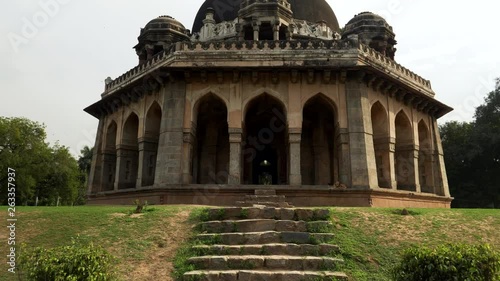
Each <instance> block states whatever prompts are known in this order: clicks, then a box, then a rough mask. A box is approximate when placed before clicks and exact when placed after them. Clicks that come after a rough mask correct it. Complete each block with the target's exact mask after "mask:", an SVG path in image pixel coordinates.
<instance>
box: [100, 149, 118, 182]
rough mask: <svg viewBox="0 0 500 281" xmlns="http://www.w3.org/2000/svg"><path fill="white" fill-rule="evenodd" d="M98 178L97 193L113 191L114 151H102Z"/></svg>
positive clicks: (114, 172)
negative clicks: (98, 187)
mask: <svg viewBox="0 0 500 281" xmlns="http://www.w3.org/2000/svg"><path fill="white" fill-rule="evenodd" d="M99 176H100V179H101V180H100V182H101V185H100V189H99V191H111V190H114V188H115V186H114V182H115V180H116V150H112V151H111V150H104V152H103V155H102V168H101V174H100V175H99Z"/></svg>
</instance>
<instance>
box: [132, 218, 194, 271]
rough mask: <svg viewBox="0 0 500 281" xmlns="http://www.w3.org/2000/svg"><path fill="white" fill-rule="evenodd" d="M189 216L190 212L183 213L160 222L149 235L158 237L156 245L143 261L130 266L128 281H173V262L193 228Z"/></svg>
mask: <svg viewBox="0 0 500 281" xmlns="http://www.w3.org/2000/svg"><path fill="white" fill-rule="evenodd" d="M189 214H190V211H181V212H179V213H177V214H176V215H175V216H172V217H169V218H166V219H164V220H162V221H159V222H158V225H157V226H156V227H155V229H153V230H152V231H151V232H150V233H149V235H151V236H155V237H158V239H157V241H156V244H155V245H153V247H152V249H151V250H149V251H148V253H146V258H145V259H144V260H143V261H140V262H138V263H135V264H133V265H129V267H130V268H131V269H132V271H131V272H130V274H128V275H127V276H126V279H127V280H138V281H146V280H165V281H170V280H173V279H172V278H171V276H170V275H171V272H172V271H173V264H172V261H173V259H174V256H175V254H176V252H177V249H178V248H179V246H180V245H182V244H183V243H184V242H185V241H186V239H187V238H188V236H189V233H190V232H191V228H192V225H191V224H189V223H188V222H187V221H188V217H189Z"/></svg>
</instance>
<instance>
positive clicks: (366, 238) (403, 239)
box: [0, 206, 500, 281]
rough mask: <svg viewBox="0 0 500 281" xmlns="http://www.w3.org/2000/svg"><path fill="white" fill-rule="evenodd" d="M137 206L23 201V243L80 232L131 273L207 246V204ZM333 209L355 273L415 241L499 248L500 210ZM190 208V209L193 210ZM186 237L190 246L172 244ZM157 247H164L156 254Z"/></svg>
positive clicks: (64, 241) (53, 241)
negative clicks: (139, 210) (200, 227)
mask: <svg viewBox="0 0 500 281" xmlns="http://www.w3.org/2000/svg"><path fill="white" fill-rule="evenodd" d="M134 209H135V207H134V206H125V207H109V206H103V207H92V206H85V207H59V208H56V207H48V208H45V207H39V208H34V207H19V208H18V209H17V215H18V217H17V218H18V222H17V225H16V227H17V228H16V232H17V237H16V238H17V243H18V245H19V244H20V243H21V242H22V243H26V245H27V247H28V248H34V247H37V246H43V247H46V248H52V247H56V246H62V245H68V244H69V243H70V242H71V238H72V237H76V236H79V237H80V240H83V241H88V242H93V243H94V244H97V245H100V246H102V247H104V248H105V249H107V251H108V252H110V253H111V254H112V255H113V256H115V257H116V261H117V271H118V273H119V276H121V279H122V280H130V278H131V277H130V275H129V273H128V272H130V271H133V270H134V269H136V268H137V267H138V266H139V265H140V266H142V267H144V268H145V269H146V270H148V269H155V268H158V267H160V266H163V265H167V264H168V263H171V264H175V265H177V271H176V273H177V274H178V275H180V274H182V272H185V271H188V270H190V269H191V268H190V267H189V265H186V263H185V261H186V260H187V259H188V258H189V257H191V256H194V255H197V254H201V253H196V252H195V251H193V250H192V249H191V246H192V245H195V244H196V243H200V242H199V241H196V240H194V239H188V238H189V237H192V236H193V235H194V234H195V233H196V228H193V226H194V225H195V224H196V223H197V222H199V221H201V220H204V219H207V217H208V216H207V214H208V213H207V211H206V210H205V209H202V208H196V207H180V206H150V207H148V209H147V210H146V211H145V212H144V213H143V214H142V215H141V216H139V217H135V216H134V215H133V214H131V212H132V211H133V210H134ZM331 210H332V218H331V223H332V224H333V225H332V227H331V231H332V232H333V233H335V239H334V241H332V243H334V244H338V245H339V246H340V248H341V254H342V257H343V258H344V260H345V265H344V266H343V268H341V270H342V271H344V272H346V273H347V274H348V275H349V277H350V279H351V280H359V281H363V280H376V281H379V280H390V279H389V272H390V270H391V268H392V267H393V266H394V265H395V264H396V263H397V262H398V260H399V258H400V256H401V254H402V252H403V251H404V250H405V249H406V248H408V247H410V246H413V245H426V246H431V247H432V246H435V245H440V244H443V243H448V242H463V243H471V244H482V243H489V244H490V245H492V246H493V247H494V248H495V249H497V250H500V235H499V234H498V229H500V210H443V209H411V210H410V215H408V216H402V215H401V213H400V210H395V209H365V208H332V209H331ZM2 212H3V213H4V214H5V215H4V219H7V209H6V207H0V213H2ZM186 212H188V213H190V214H191V215H190V217H189V218H188V217H187V215H185V213H186ZM182 214H183V215H182ZM4 225H5V226H6V225H7V222H6V221H5V222H4ZM179 229H180V230H179ZM319 230H326V229H319ZM176 231H177V233H176ZM174 234H175V235H174ZM0 235H1V236H0V249H1V251H2V253H6V250H7V243H6V237H7V231H6V227H5V228H4V230H2V231H1V232H0ZM169 237H175V238H172V239H170V238H169ZM214 239H215V238H214ZM215 240H216V239H215ZM1 241H4V242H1ZM211 242H216V241H211ZM180 245H184V246H182V247H181V248H179V250H172V249H174V248H175V247H177V246H180ZM173 246H175V247H174V248H173ZM162 251H164V253H163V252H162ZM157 252H162V254H161V255H157V256H156V258H157V259H156V261H152V260H151V259H152V256H153V255H154V254H155V253H157ZM176 253H177V254H176ZM3 259H4V260H6V258H3ZM160 277H161V278H160ZM143 278H144V279H138V280H148V278H149V280H154V279H155V278H156V279H158V278H160V279H164V278H163V276H144V277H143ZM151 278H153V279H151ZM3 280H16V279H13V278H12V275H9V274H8V273H7V264H6V263H5V262H2V263H1V265H0V281H3Z"/></svg>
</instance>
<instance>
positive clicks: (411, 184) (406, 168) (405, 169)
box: [396, 143, 421, 192]
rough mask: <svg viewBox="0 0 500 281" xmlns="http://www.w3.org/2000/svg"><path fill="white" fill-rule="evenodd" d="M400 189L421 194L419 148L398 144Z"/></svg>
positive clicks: (397, 163)
mask: <svg viewBox="0 0 500 281" xmlns="http://www.w3.org/2000/svg"><path fill="white" fill-rule="evenodd" d="M396 173H397V174H396V177H397V182H398V189H401V190H408V191H415V192H421V188H420V184H419V173H418V146H416V145H414V144H397V143H396Z"/></svg>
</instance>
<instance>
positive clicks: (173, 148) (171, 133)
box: [155, 81, 186, 184]
mask: <svg viewBox="0 0 500 281" xmlns="http://www.w3.org/2000/svg"><path fill="white" fill-rule="evenodd" d="M162 94H163V96H164V103H163V111H164V114H163V115H162V120H161V129H160V140H159V143H158V155H161V156H160V157H157V160H156V173H155V183H156V184H181V183H182V160H183V157H182V149H183V137H184V130H183V128H184V112H185V108H184V107H185V102H186V100H185V96H186V83H185V82H184V81H175V82H173V83H169V84H166V85H165V86H164V88H163V89H162Z"/></svg>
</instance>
